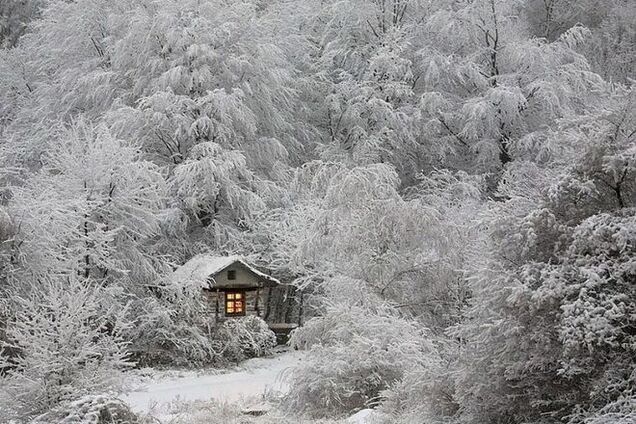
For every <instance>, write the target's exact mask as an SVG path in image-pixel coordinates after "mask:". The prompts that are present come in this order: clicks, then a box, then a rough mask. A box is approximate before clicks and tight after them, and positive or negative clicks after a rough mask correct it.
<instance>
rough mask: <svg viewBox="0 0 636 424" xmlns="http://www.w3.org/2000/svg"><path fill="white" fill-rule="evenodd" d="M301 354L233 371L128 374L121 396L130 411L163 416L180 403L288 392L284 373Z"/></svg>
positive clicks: (291, 353)
mask: <svg viewBox="0 0 636 424" xmlns="http://www.w3.org/2000/svg"><path fill="white" fill-rule="evenodd" d="M302 357H303V353H302V352H298V351H285V352H279V353H277V354H275V355H273V356H271V357H266V358H254V359H250V360H248V361H245V362H244V363H242V364H241V365H239V366H238V367H237V368H235V369H230V370H225V371H219V370H202V371H152V372H150V371H148V370H145V371H143V370H142V371H141V372H138V373H134V374H131V375H130V377H129V382H128V386H129V387H130V388H131V391H130V392H129V393H128V394H127V395H125V396H123V397H122V398H123V400H124V401H126V402H127V403H128V404H129V405H130V407H131V408H132V410H133V411H135V412H137V413H141V414H147V413H149V412H152V413H153V414H163V413H165V412H166V411H167V410H168V409H169V408H170V407H171V406H174V405H175V404H178V403H181V402H190V401H206V400H211V399H214V400H216V401H218V402H236V401H239V400H243V399H246V398H251V397H260V396H262V395H263V394H265V393H266V392H285V391H286V390H287V389H288V384H287V376H288V372H285V371H287V370H289V369H291V368H292V367H294V366H295V365H297V364H298V363H299V362H300V361H302Z"/></svg>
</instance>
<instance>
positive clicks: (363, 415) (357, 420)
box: [346, 409, 375, 424]
mask: <svg viewBox="0 0 636 424" xmlns="http://www.w3.org/2000/svg"><path fill="white" fill-rule="evenodd" d="M374 413H375V411H374V410H373V409H361V410H360V411H358V412H356V413H355V414H353V415H352V416H350V417H349V418H347V421H346V423H347V424H368V423H370V422H371V419H372V418H373V416H374Z"/></svg>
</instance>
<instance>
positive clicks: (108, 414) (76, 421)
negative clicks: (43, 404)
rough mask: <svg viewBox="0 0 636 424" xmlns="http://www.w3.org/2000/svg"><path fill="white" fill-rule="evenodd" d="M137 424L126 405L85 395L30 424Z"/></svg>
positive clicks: (110, 398) (111, 399)
mask: <svg viewBox="0 0 636 424" xmlns="http://www.w3.org/2000/svg"><path fill="white" fill-rule="evenodd" d="M137 422H139V420H138V419H137V416H136V415H135V414H134V413H133V412H132V411H131V410H130V408H129V407H128V405H126V404H125V403H124V402H122V401H121V400H119V399H116V398H112V397H110V396H105V395H87V396H84V397H82V398H80V399H78V400H76V401H73V402H69V403H66V404H63V405H59V406H57V407H56V408H54V409H53V410H52V411H50V412H47V413H46V414H44V415H41V416H39V417H37V418H35V419H34V420H33V421H31V424H50V423H59V424H134V423H137Z"/></svg>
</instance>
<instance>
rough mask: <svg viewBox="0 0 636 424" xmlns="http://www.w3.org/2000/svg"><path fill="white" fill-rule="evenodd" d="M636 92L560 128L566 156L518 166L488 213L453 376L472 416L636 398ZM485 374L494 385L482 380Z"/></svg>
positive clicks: (569, 409)
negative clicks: (635, 387)
mask: <svg viewBox="0 0 636 424" xmlns="http://www.w3.org/2000/svg"><path fill="white" fill-rule="evenodd" d="M633 102H634V97H633V93H632V92H631V91H625V90H622V89H620V88H619V89H618V90H616V91H614V92H611V96H610V98H609V99H607V100H605V101H604V103H603V106H602V107H599V108H598V109H597V110H596V111H595V112H594V113H592V114H590V115H587V116H585V117H581V118H580V119H579V120H576V121H567V122H564V123H563V125H564V127H563V129H562V132H560V133H556V134H554V135H553V137H555V138H557V139H558V140H559V141H560V142H561V143H563V145H564V153H565V156H561V155H559V156H555V157H553V158H552V160H551V163H550V166H547V167H546V168H543V169H542V168H539V167H537V166H536V165H533V164H528V163H518V164H515V165H514V166H511V167H510V169H509V172H507V173H506V175H505V177H504V183H503V184H502V186H501V190H502V195H505V197H506V198H507V199H508V200H507V201H505V202H497V203H493V204H492V206H491V210H490V212H489V213H488V214H487V215H486V217H485V221H484V222H485V223H486V224H487V226H488V227H487V228H489V231H490V232H491V239H490V241H489V243H488V247H487V249H486V250H485V252H487V253H486V255H485V257H484V258H482V259H481V260H480V261H479V262H477V263H476V264H475V271H476V272H475V274H474V278H473V284H472V285H471V287H472V290H473V293H474V298H473V300H472V307H471V308H470V310H469V312H468V317H469V319H468V320H467V321H466V322H465V323H462V324H461V325H459V327H458V329H457V331H456V332H455V334H456V335H457V336H458V337H461V339H462V341H463V342H464V343H465V344H464V348H463V352H462V355H461V362H462V364H463V365H462V366H461V368H460V372H459V374H458V378H457V381H456V384H457V388H458V402H459V404H460V405H461V408H462V414H463V415H464V416H465V417H466V418H467V419H468V420H469V421H471V422H483V421H484V420H485V421H497V420H505V419H509V420H514V421H517V420H525V421H528V420H538V419H539V417H540V416H549V417H552V418H554V419H559V418H564V417H566V416H567V415H568V414H571V413H573V412H575V410H576V409H578V408H591V410H592V411H595V410H596V409H600V408H603V407H604V406H605V405H606V404H608V403H610V402H618V401H620V399H621V398H625V397H629V396H632V394H631V393H632V391H631V390H632V389H631V387H630V383H629V381H631V380H630V378H631V377H630V375H631V374H632V372H633V369H634V366H635V364H634V360H633V358H634V352H633V340H632V339H633V335H632V334H631V329H633V327H634V323H633V316H634V315H633V311H634V308H636V305H635V304H634V293H633V281H634V277H635V276H634V272H633V270H634V268H633V261H634V257H635V256H634V234H635V233H634V222H635V221H636V220H635V215H634V199H636V186H635V185H634V183H633V181H634V175H635V173H636V169H635V168H634V165H635V164H636V161H635V158H634V140H633V137H634V128H635V126H634V124H635V121H634V118H635V117H634V114H633ZM485 381H488V384H487V385H486V384H484V382H485Z"/></svg>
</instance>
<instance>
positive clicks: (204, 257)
mask: <svg viewBox="0 0 636 424" xmlns="http://www.w3.org/2000/svg"><path fill="white" fill-rule="evenodd" d="M237 262H238V263H240V264H241V265H243V266H244V267H245V268H247V269H248V270H250V272H252V273H254V274H255V275H257V276H259V277H261V278H263V279H264V280H265V281H267V282H269V283H274V284H280V281H278V280H277V279H275V278H274V277H272V276H270V275H267V274H265V273H264V272H261V271H259V270H258V269H256V268H254V267H253V266H252V265H250V264H248V263H247V262H245V260H244V259H243V258H242V257H241V256H237V255H233V256H215V255H211V254H208V253H202V254H200V255H196V256H194V257H193V258H192V259H190V260H189V261H188V262H186V263H185V264H183V265H181V266H180V267H179V268H177V269H176V270H174V272H173V273H172V276H171V278H170V279H171V280H172V281H174V282H184V281H195V282H198V283H201V284H202V285H203V287H206V288H208V287H210V285H209V282H208V278H209V277H210V276H211V275H215V274H218V273H219V272H221V271H223V270H224V269H225V268H227V267H229V266H230V265H233V264H235V263H237Z"/></svg>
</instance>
